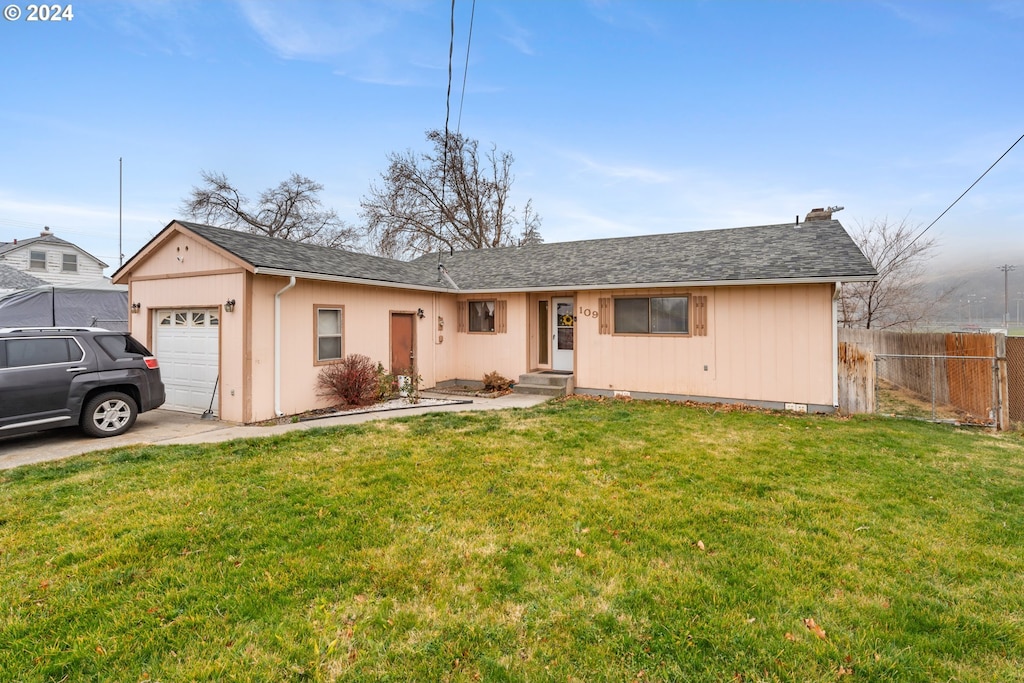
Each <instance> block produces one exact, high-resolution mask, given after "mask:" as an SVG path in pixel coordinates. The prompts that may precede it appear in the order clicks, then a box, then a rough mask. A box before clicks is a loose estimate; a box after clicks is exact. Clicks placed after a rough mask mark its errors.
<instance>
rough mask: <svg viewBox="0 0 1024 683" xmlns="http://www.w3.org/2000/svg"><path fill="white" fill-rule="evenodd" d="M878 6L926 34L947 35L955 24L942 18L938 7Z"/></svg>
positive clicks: (902, 3)
mask: <svg viewBox="0 0 1024 683" xmlns="http://www.w3.org/2000/svg"><path fill="white" fill-rule="evenodd" d="M878 6H879V7H882V8H884V9H885V10H887V11H888V12H889V13H891V14H892V15H893V16H895V17H896V18H898V19H900V20H902V21H904V22H906V23H908V24H911V25H912V26H915V27H917V28H918V29H921V30H922V31H925V32H926V33H948V32H950V31H951V30H952V29H953V28H954V26H955V23H956V22H955V20H954V19H953V18H952V17H949V16H943V15H941V14H940V13H939V12H938V11H937V9H936V8H937V7H939V5H930V4H923V3H921V4H914V5H910V4H908V3H905V2H879V3H878Z"/></svg>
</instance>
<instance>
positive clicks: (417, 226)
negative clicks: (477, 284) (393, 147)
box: [360, 130, 543, 258]
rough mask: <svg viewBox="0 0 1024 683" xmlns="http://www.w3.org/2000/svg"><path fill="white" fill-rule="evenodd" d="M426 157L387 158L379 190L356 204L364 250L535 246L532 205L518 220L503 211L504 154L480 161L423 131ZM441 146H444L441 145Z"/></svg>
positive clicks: (459, 144) (469, 143) (469, 144)
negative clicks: (366, 247)
mask: <svg viewBox="0 0 1024 683" xmlns="http://www.w3.org/2000/svg"><path fill="white" fill-rule="evenodd" d="M427 140H428V141H429V142H430V143H431V144H432V145H433V151H431V152H428V153H425V154H420V155H417V154H415V153H413V152H412V151H411V150H407V151H406V152H405V153H397V152H394V153H391V154H389V155H388V170H387V171H386V172H384V173H382V174H381V180H382V182H381V184H380V185H376V184H372V185H371V186H370V191H369V193H368V194H367V195H366V196H365V197H363V199H362V200H361V202H360V205H361V207H362V216H363V218H364V219H365V220H366V238H367V244H368V245H370V247H371V248H373V249H375V250H376V251H377V252H378V253H380V254H382V255H385V256H391V257H394V258H402V257H405V258H412V257H416V256H419V255H422V254H425V253H428V252H430V251H434V250H437V249H438V248H441V247H447V248H450V249H486V248H489V247H502V246H512V245H516V244H538V243H540V242H542V241H543V238H542V237H541V235H540V223H541V220H540V216H538V215H537V213H536V212H535V211H534V210H533V203H532V200H531V201H528V202H527V203H526V206H525V207H524V209H523V211H522V213H521V215H517V212H516V209H515V207H513V206H512V205H511V204H509V191H510V189H511V187H512V182H513V180H514V177H513V175H512V162H513V161H514V159H513V157H512V154H511V153H510V152H499V151H498V150H497V148H496V147H494V146H492V147H491V149H490V150H489V151H488V152H487V153H486V154H485V155H484V157H483V158H481V157H480V154H479V150H478V143H477V141H476V140H472V139H470V138H467V137H464V136H463V135H461V134H459V133H449V134H448V135H447V139H446V136H445V133H444V131H440V130H431V131H427ZM446 143H447V144H446Z"/></svg>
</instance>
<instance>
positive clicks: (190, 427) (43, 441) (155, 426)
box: [0, 394, 548, 470]
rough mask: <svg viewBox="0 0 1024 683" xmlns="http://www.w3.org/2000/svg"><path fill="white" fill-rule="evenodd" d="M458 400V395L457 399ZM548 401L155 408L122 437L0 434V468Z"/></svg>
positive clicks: (68, 431)
mask: <svg viewBox="0 0 1024 683" xmlns="http://www.w3.org/2000/svg"><path fill="white" fill-rule="evenodd" d="M424 396H425V397H426V398H434V399H441V398H445V399H451V398H453V397H450V396H434V395H430V394H424ZM455 398H459V399H461V398H462V397H455ZM546 400H548V397H546V396H532V395H528V394H508V395H506V396H499V397H498V398H472V399H470V398H468V397H467V398H465V399H464V401H466V402H463V403H455V404H447V405H425V406H417V407H412V408H404V409H401V410H384V411H370V412H361V413H355V414H346V415H338V416H335V417H327V418H323V419H318V420H309V421H306V422H296V423H288V424H282V425H272V426H261V425H239V424H236V423H233V422H221V421H220V420H203V419H200V416H199V415H193V414H191V413H179V412H176V411H173V410H153V411H150V412H148V413H143V414H142V415H139V418H138V420H137V421H136V422H135V426H134V427H132V428H131V429H130V430H128V432H126V433H124V434H122V435H121V436H113V437H110V438H106V439H94V438H92V437H89V436H85V435H84V434H83V433H82V432H81V431H80V430H79V429H78V428H77V427H67V428H64V429H51V430H49V431H45V432H36V433H33V434H26V435H24V436H8V437H3V438H0V470H6V469H11V468H13V467H18V466H20V465H30V464H32V463H38V462H47V461H50V460H60V459H62V458H69V457H71V456H74V455H81V454H82V453H91V452H93V451H102V450H106V449H108V448H117V447H119V446H130V445H133V444H160V445H172V444H189V443H217V442H220V441H230V440H231V439H244V438H248V437H253V436H272V435H274V434H283V433H285V432H290V431H294V430H297V429H313V428H315V427H330V426H334V425H345V424H357V423H360V422H368V421H370V420H382V419H387V418H392V417H402V416H405V415H422V414H424V413H431V412H461V411H467V410H499V409H502V408H528V407H530V406H535V405H537V404H539V403H543V402H544V401H546Z"/></svg>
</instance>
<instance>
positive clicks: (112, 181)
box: [0, 0, 1024, 273]
mask: <svg viewBox="0 0 1024 683" xmlns="http://www.w3.org/2000/svg"><path fill="white" fill-rule="evenodd" d="M14 4H15V5H18V6H19V7H21V8H22V9H27V5H28V3H24V2H15V3H14ZM72 6H73V11H74V18H73V20H71V21H70V22H68V21H64V22H48V23H42V22H35V23H33V22H28V21H26V20H25V19H24V18H22V19H20V20H17V21H0V64H2V68H3V87H2V90H0V131H3V142H2V144H0V150H2V154H0V160H2V163H0V241H10V240H11V239H13V238H24V237H30V236H33V235H35V234H37V232H38V230H39V229H41V228H42V226H43V225H48V226H50V227H51V228H52V229H53V230H54V231H55V232H56V234H57V235H58V236H61V237H64V238H65V239H68V240H71V241H73V242H75V243H77V244H79V245H80V246H82V247H83V248H84V249H86V250H87V251H89V252H91V253H93V254H94V255H96V256H98V257H99V258H101V259H103V260H104V261H106V262H107V263H108V264H110V265H111V266H114V267H116V266H117V264H118V158H120V157H123V159H124V195H123V197H124V223H123V226H124V227H123V240H124V253H125V256H126V257H130V256H131V255H132V254H133V253H135V251H137V250H138V249H139V248H141V247H142V246H143V245H144V244H145V243H146V242H147V241H148V240H149V239H150V238H151V237H152V236H153V235H154V234H156V233H157V232H158V231H159V230H160V229H161V228H162V227H163V226H164V225H166V224H167V223H168V222H169V221H171V220H172V219H174V218H177V217H180V211H179V207H180V204H181V201H182V199H183V198H184V197H185V196H186V195H187V194H188V192H189V190H190V189H191V187H192V186H193V185H194V184H196V183H198V182H199V174H200V171H201V170H209V171H218V172H223V173H225V174H227V176H228V178H230V179H231V180H232V181H233V182H234V183H236V184H237V185H238V186H239V187H240V188H242V189H243V191H245V192H246V193H247V194H249V195H250V196H255V195H257V194H258V193H259V191H260V190H262V189H265V188H267V187H270V186H272V185H276V184H277V183H278V182H280V181H281V180H283V179H285V178H286V177H287V176H288V175H289V174H291V173H292V172H298V173H301V174H304V175H307V176H309V177H312V178H314V179H316V180H317V181H319V182H321V183H322V184H323V185H324V186H325V191H324V192H323V194H322V199H323V200H324V202H325V203H326V204H327V205H329V206H332V207H333V208H335V209H336V210H337V211H338V212H339V214H340V215H341V216H342V217H343V218H344V219H346V220H347V221H349V222H350V223H353V224H358V223H359V215H358V210H359V200H360V198H361V197H362V196H363V195H364V194H366V192H367V190H368V188H369V186H370V183H371V182H374V181H375V180H377V179H378V178H379V175H380V173H381V172H382V171H383V170H384V169H385V167H386V155H387V153H388V152H392V151H403V150H406V149H412V150H415V151H425V150H426V149H427V143H426V141H425V138H424V132H425V131H426V130H427V129H429V128H440V127H443V126H444V121H445V90H446V87H447V82H448V81H447V73H448V40H449V19H450V16H449V11H450V3H448V2H427V1H419V0H387V1H383V0H382V1H380V2H358V1H354V0H353V1H350V2H326V1H320V2H315V1H303V0H295V1H292V2H284V1H280V0H279V1H268V0H237V1H234V2H227V1H224V2H189V1H188V0H177V1H174V2H163V1H159V0H147V1H145V2H129V1H110V2H100V1H96V0H89V1H83V2H74V3H72ZM471 9H472V2H471V0H456V18H455V21H456V37H455V57H454V83H453V88H452V98H451V124H450V125H451V127H452V128H455V126H456V125H457V123H458V121H459V115H460V102H461V103H462V104H461V131H462V132H463V133H464V134H465V135H467V136H469V137H472V138H476V139H478V140H479V141H480V142H481V145H482V146H489V145H490V144H491V143H493V144H494V145H496V146H497V147H498V148H499V149H501V150H508V151H511V152H512V153H513V154H514V155H515V158H516V161H515V165H514V172H515V175H516V182H515V185H514V189H513V195H514V197H513V199H514V200H515V202H516V204H517V205H520V206H521V205H522V204H524V203H525V202H526V200H527V199H530V198H532V199H533V202H534V206H535V208H536V210H537V211H538V212H539V213H540V214H541V216H542V218H543V225H542V228H541V233H542V235H543V236H544V238H545V239H546V241H548V242H554V241H565V240H575V239H587V238H594V237H614V236H625V235H636V234H647V233H655V232H675V231H687V230H697V229H711V228H725V227H735V226H743V225H760V224H770V223H780V222H786V221H791V220H793V219H794V217H795V216H796V215H797V214H799V215H800V216H801V218H802V217H803V215H804V214H806V213H807V211H808V210H810V209H811V208H813V207H816V206H828V205H842V206H845V207H846V209H845V211H843V212H842V213H839V214H837V218H839V219H840V220H842V221H843V222H844V224H845V225H847V227H848V228H850V227H853V226H854V225H855V224H856V223H858V222H869V221H871V220H873V219H876V218H885V217H888V218H889V219H890V220H901V219H903V218H907V219H908V220H909V221H911V222H912V223H914V224H927V223H929V222H931V221H932V220H933V219H934V218H935V217H936V216H938V215H939V214H940V213H941V212H942V210H943V209H945V208H946V207H947V206H948V205H949V203H950V202H952V201H953V200H954V199H955V198H956V197H957V196H958V195H959V194H960V193H961V192H963V190H964V189H966V188H967V186H968V185H969V184H970V183H971V182H973V181H974V180H975V179H976V178H977V177H978V175H980V174H981V172H982V171H984V170H985V169H986V168H987V167H988V166H989V165H990V164H991V163H992V162H993V161H995V159H996V158H998V157H999V155H1000V154H1002V153H1003V152H1004V151H1005V150H1006V149H1007V147H1009V146H1010V145H1011V144H1012V143H1013V142H1014V141H1015V140H1016V139H1017V138H1018V137H1020V136H1021V135H1022V134H1024V76H1022V74H1024V72H1022V66H1021V65H1024V2H1022V1H1020V0H993V1H991V2H985V1H982V0H978V1H976V2H935V1H927V2H924V1H922V2H903V1H899V0H892V1H886V2H881V1H880V2H872V1H870V0H862V1H858V2H738V1H735V2H727V1H724V0H723V1H705V2H639V1H637V2H611V1H609V2H596V1H595V2H568V1H566V2H551V1H549V2H526V1H515V2H514V1H505V0H479V2H478V3H477V5H476V9H475V20H474V24H473V35H472V47H471V50H470V53H469V68H468V76H467V80H466V83H467V85H466V90H465V94H464V98H463V93H462V79H463V70H464V67H465V63H466V43H467V32H468V29H469V17H470V12H471ZM929 234H930V235H931V236H934V237H937V238H938V239H939V241H940V243H941V248H940V253H939V255H938V257H937V259H936V264H937V265H939V266H941V267H944V268H948V267H952V266H955V265H957V264H959V263H961V262H966V261H967V260H970V261H971V262H972V263H974V262H977V263H979V264H981V266H983V267H985V268H994V267H995V266H996V265H999V264H1001V263H1004V262H1009V263H1015V262H1016V263H1018V264H1019V265H1018V269H1020V270H1024V142H1022V143H1021V144H1020V145H1018V146H1017V148H1016V149H1014V151H1013V152H1011V153H1010V154H1009V155H1008V156H1007V157H1006V158H1005V159H1004V160H1003V161H1002V162H1001V163H1000V164H999V165H998V166H996V168H995V169H994V170H993V171H992V172H991V173H990V174H989V176H988V177H987V178H986V179H985V180H983V181H982V182H981V183H980V184H979V185H978V187H976V188H975V189H974V190H973V191H972V192H971V193H969V194H968V195H967V197H965V198H964V200H963V201H962V202H961V203H960V204H958V205H957V207H956V208H954V209H953V210H952V211H951V212H950V213H949V214H947V216H946V217H945V218H944V219H943V220H942V221H940V222H939V223H938V224H937V225H936V226H935V227H934V228H933V229H932V230H931V232H930V233H929ZM990 262H991V263H990ZM112 270H113V269H108V271H107V272H108V273H109V272H111V271H112Z"/></svg>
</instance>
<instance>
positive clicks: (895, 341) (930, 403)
mask: <svg viewBox="0 0 1024 683" xmlns="http://www.w3.org/2000/svg"><path fill="white" fill-rule="evenodd" d="M1006 342H1007V340H1006V338H1005V337H1004V336H1003V335H993V334H969V333H951V334H943V333H905V332H885V331H876V330H859V329H845V328H840V330H839V409H840V411H842V412H844V413H846V414H853V413H883V414H888V415H898V416H904V417H916V418H922V419H928V420H934V421H942V422H956V423H962V424H980V425H988V426H995V427H999V428H1008V427H1009V420H1010V417H1009V412H1008V411H1009V408H1010V406H1011V405H1012V401H1011V399H1010V398H1009V396H1008V386H1009V382H1008V371H1007V350H1006V348H1007V347H1006ZM1021 355H1022V358H1021V360H1022V361H1024V347H1022V348H1021ZM1022 374H1024V373H1022ZM1019 384H1020V386H1021V390H1022V393H1024V381H1022V382H1020V383H1019Z"/></svg>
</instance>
